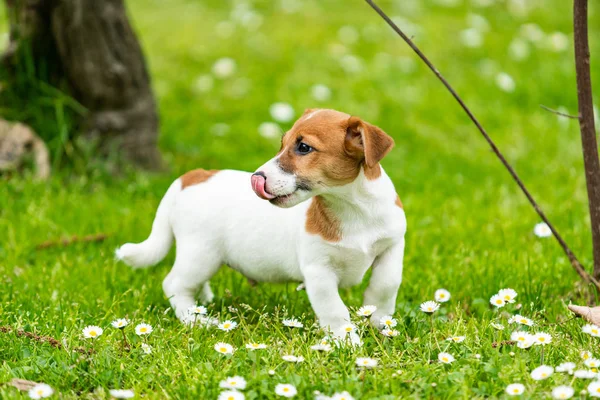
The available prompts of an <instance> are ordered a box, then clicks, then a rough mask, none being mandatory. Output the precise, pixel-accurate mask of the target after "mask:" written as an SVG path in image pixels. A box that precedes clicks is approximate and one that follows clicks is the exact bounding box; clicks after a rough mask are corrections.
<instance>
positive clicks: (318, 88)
mask: <svg viewBox="0 0 600 400" xmlns="http://www.w3.org/2000/svg"><path fill="white" fill-rule="evenodd" d="M310 92H311V94H312V97H313V99H315V100H317V101H327V100H329V99H330V98H331V89H329V88H328V87H327V86H325V85H322V84H317V85H313V87H312V88H311V91H310Z"/></svg>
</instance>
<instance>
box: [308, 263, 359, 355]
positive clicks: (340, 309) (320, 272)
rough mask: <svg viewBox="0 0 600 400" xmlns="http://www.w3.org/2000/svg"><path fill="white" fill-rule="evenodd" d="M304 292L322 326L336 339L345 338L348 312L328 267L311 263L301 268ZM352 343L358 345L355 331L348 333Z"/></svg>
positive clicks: (348, 320) (335, 277)
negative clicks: (304, 285)
mask: <svg viewBox="0 0 600 400" xmlns="http://www.w3.org/2000/svg"><path fill="white" fill-rule="evenodd" d="M303 273H304V283H305V284H306V293H308V299H309V300H310V304H311V305H312V308H313V310H314V311H315V313H316V314H317V318H318V319H319V324H320V325H321V327H322V328H324V329H325V330H327V331H330V332H331V333H333V335H334V336H335V338H337V339H346V335H347V332H346V331H345V329H344V327H345V325H347V324H349V323H350V313H349V312H348V308H347V307H346V305H345V304H344V302H343V301H342V298H341V297H340V294H339V292H338V277H337V276H336V274H335V273H334V272H333V271H331V270H330V269H329V268H327V267H324V266H322V265H311V266H309V267H307V268H303ZM350 341H351V343H352V344H353V345H360V344H361V342H360V337H359V336H358V334H357V333H356V332H352V333H350Z"/></svg>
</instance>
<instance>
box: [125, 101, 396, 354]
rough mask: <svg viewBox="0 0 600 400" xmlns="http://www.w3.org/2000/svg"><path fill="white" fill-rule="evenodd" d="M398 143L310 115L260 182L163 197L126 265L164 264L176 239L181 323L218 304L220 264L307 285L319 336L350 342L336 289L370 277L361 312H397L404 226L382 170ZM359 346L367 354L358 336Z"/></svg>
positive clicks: (259, 174) (205, 181) (212, 178)
mask: <svg viewBox="0 0 600 400" xmlns="http://www.w3.org/2000/svg"><path fill="white" fill-rule="evenodd" d="M393 146H394V141H393V139H392V138H391V137H390V136H388V135H387V134H386V133H385V132H383V131H382V130H381V129H379V128H378V127H376V126H374V125H371V124H369V123H367V122H364V121H363V120H361V119H360V118H358V117H353V116H350V115H348V114H345V113H342V112H339V111H334V110H327V109H311V110H307V111H306V112H305V113H304V115H302V117H300V119H299V120H298V121H296V123H295V124H294V126H293V127H292V129H290V130H289V131H288V132H287V133H286V134H285V136H284V137H283V139H282V142H281V149H280V150H279V153H277V155H276V156H275V157H274V158H272V159H271V160H269V161H268V162H267V163H265V164H264V165H263V166H262V167H260V168H258V170H257V171H256V172H255V173H254V174H251V173H249V172H242V171H232V170H223V171H205V170H202V169H198V170H194V171H190V172H188V173H186V174H185V175H183V176H181V177H180V178H179V179H177V180H176V181H175V182H173V184H172V185H171V186H170V187H169V189H168V190H167V193H166V194H165V196H164V197H163V199H162V201H161V202H160V205H159V206H158V210H157V212H156V217H155V219H154V223H153V224H152V232H151V233H150V236H149V237H148V239H146V240H145V241H143V242H142V243H139V244H132V243H128V244H125V245H123V246H122V247H121V248H119V249H118V250H117V257H118V258H119V259H120V260H123V261H124V262H125V263H127V264H129V265H130V266H132V267H134V268H140V267H146V266H150V265H153V264H156V263H157V262H159V261H160V260H162V259H163V258H164V257H165V255H166V254H167V253H168V251H169V249H170V248H171V245H172V243H173V238H175V239H176V241H177V245H176V247H177V255H176V258H175V265H174V266H173V268H172V269H171V272H170V273H169V274H168V275H167V277H166V278H165V280H164V281H163V289H164V291H165V294H166V295H167V297H168V298H169V300H170V302H171V305H172V307H173V309H174V311H175V313H176V315H177V317H178V318H179V319H180V320H181V321H182V322H184V323H191V322H193V321H194V318H193V316H191V315H190V313H189V309H190V308H191V307H193V306H194V305H195V304H196V300H195V296H196V294H197V293H198V292H200V300H201V301H203V302H209V301H211V300H212V298H213V294H212V291H211V289H210V286H209V280H210V279H211V277H212V276H213V275H214V274H215V273H216V272H217V271H218V270H219V268H220V267H221V265H223V264H227V265H228V266H229V267H231V268H233V269H235V270H237V271H240V272H241V273H242V274H244V275H245V276H246V277H248V278H249V279H252V280H255V281H259V282H265V281H267V282H285V281H301V282H304V284H305V285H306V291H307V293H308V298H309V300H310V303H311V305H312V307H313V309H314V311H315V313H316V315H317V317H318V320H319V323H320V325H321V327H323V328H325V329H326V330H328V331H329V332H331V333H333V334H334V335H335V337H337V338H343V337H346V332H345V330H344V326H345V325H346V324H349V323H350V314H349V312H348V308H347V307H346V306H345V304H344V302H343V301H342V299H341V298H340V295H339V293H338V289H339V288H340V287H349V286H353V285H357V284H359V283H360V282H361V281H362V279H363V276H364V275H365V273H366V272H367V270H368V269H369V267H371V266H372V267H373V272H372V275H371V280H370V283H369V286H368V288H367V290H366V292H365V293H364V304H365V305H367V304H368V305H375V306H376V307H377V311H376V312H375V313H374V314H373V315H372V316H371V322H372V324H373V325H375V326H378V327H379V325H380V323H379V321H380V319H381V317H382V316H384V315H391V314H393V312H394V308H395V303H396V295H397V292H398V288H399V286H400V282H401V281H402V259H403V256H404V234H405V232H406V217H405V215H404V210H403V209H402V203H401V202H400V198H399V197H398V195H397V194H396V190H395V189H394V185H393V183H392V181H391V180H390V178H389V177H388V176H387V175H386V173H385V172H384V170H383V168H382V167H381V165H380V164H379V162H380V161H381V159H382V158H383V157H384V156H385V155H386V154H387V153H388V152H389V151H390V150H391V149H392V147H393ZM350 340H351V342H352V343H353V344H360V338H359V337H358V335H357V334H356V333H352V334H351V335H350Z"/></svg>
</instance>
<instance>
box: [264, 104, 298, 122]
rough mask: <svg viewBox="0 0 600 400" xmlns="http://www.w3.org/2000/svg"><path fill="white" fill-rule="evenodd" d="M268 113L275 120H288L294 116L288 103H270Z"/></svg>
mask: <svg viewBox="0 0 600 400" xmlns="http://www.w3.org/2000/svg"><path fill="white" fill-rule="evenodd" d="M269 113H271V117H273V119H274V120H275V121H277V122H290V121H291V120H292V119H293V118H294V109H293V108H292V106H291V105H289V104H288V103H273V104H271V107H269Z"/></svg>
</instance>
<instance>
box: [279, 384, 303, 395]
mask: <svg viewBox="0 0 600 400" xmlns="http://www.w3.org/2000/svg"><path fill="white" fill-rule="evenodd" d="M296 393H298V391H297V390H296V387H295V386H294V385H290V384H289V383H279V384H277V386H275V394H276V395H278V396H283V397H294V396H295V395H296Z"/></svg>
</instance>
